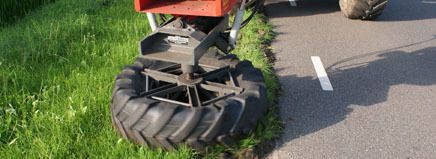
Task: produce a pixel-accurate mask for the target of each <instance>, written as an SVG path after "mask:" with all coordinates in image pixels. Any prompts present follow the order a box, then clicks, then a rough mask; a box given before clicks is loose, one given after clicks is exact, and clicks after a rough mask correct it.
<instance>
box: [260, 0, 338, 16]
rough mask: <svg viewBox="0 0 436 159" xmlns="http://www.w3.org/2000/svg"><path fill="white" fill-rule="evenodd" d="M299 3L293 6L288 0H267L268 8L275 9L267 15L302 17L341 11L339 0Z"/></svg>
mask: <svg viewBox="0 0 436 159" xmlns="http://www.w3.org/2000/svg"><path fill="white" fill-rule="evenodd" d="M297 3H298V5H297V6H296V7H291V6H290V3H289V1H287V0H267V2H266V5H265V6H266V8H272V9H271V10H274V11H273V13H272V14H267V16H268V17H270V18H276V17H301V16H311V15H317V14H328V13H333V12H338V11H340V8H339V0H299V1H298V2H297Z"/></svg>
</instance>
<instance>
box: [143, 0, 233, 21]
mask: <svg viewBox="0 0 436 159" xmlns="http://www.w3.org/2000/svg"><path fill="white" fill-rule="evenodd" d="M235 4H236V0H135V9H136V11H138V12H149V13H165V14H175V15H193V16H212V17H221V16H224V15H226V14H227V13H228V12H229V11H230V10H231V9H232V7H233V6H234V5H235Z"/></svg>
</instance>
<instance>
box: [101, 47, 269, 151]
mask: <svg viewBox="0 0 436 159" xmlns="http://www.w3.org/2000/svg"><path fill="white" fill-rule="evenodd" d="M200 64H205V65H210V64H219V65H220V66H214V67H222V66H230V68H232V69H231V70H232V72H231V74H232V75H233V77H234V79H235V80H236V81H237V83H238V84H239V87H241V88H243V89H244V91H243V92H242V93H241V94H237V95H235V96H232V97H229V98H227V99H222V100H219V101H217V102H214V103H212V104H210V105H206V106H199V107H187V106H182V105H177V104H172V103H166V102H163V101H157V100H154V99H151V98H148V97H145V96H141V95H140V92H142V91H144V90H145V82H146V77H145V76H144V75H143V74H141V71H143V69H144V68H147V69H159V68H161V67H165V66H168V65H169V63H166V62H160V61H154V60H148V59H144V58H141V57H139V58H137V60H136V63H135V64H134V65H131V66H127V67H125V68H124V69H123V71H122V73H121V74H119V75H118V76H117V77H116V82H115V88H114V92H113V96H112V102H111V108H110V110H111V113H112V114H111V117H112V124H113V126H114V127H115V128H116V130H117V132H118V133H119V134H121V135H122V136H123V137H125V138H127V139H129V140H131V141H134V142H136V143H139V144H142V145H147V146H151V147H160V148H164V149H169V150H171V149H177V147H178V145H181V144H184V143H185V144H187V145H188V146H190V147H192V148H194V149H196V150H199V151H200V152H204V151H205V150H206V147H207V145H210V144H216V143H219V144H223V145H232V143H233V142H234V141H233V140H234V138H235V137H239V136H241V135H243V134H247V133H248V132H250V131H252V130H253V129H254V127H255V125H256V124H257V122H258V121H259V120H260V119H261V118H262V117H263V116H264V114H265V112H266V110H267V106H268V104H267V98H266V87H265V82H264V78H263V75H262V72H261V71H260V70H258V69H256V68H254V67H253V65H252V64H251V63H250V62H248V61H242V62H241V61H239V60H238V59H237V58H236V56H235V55H232V54H230V55H225V56H224V55H221V54H219V53H209V54H206V55H204V56H203V57H202V58H201V59H200Z"/></svg>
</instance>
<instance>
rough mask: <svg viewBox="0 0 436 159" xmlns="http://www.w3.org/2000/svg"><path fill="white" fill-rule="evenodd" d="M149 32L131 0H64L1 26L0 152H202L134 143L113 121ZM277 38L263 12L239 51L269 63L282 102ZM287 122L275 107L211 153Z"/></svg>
mask: <svg viewBox="0 0 436 159" xmlns="http://www.w3.org/2000/svg"><path fill="white" fill-rule="evenodd" d="M149 32H150V30H149V28H148V26H147V23H146V16H145V15H143V14H138V13H136V12H134V9H133V3H132V2H131V1H129V0H112V1H110V0H96V1H89V0H76V1H70V0H58V1H56V2H55V3H52V4H49V5H46V6H44V7H42V8H41V9H40V10H37V11H35V12H34V13H32V14H29V15H28V16H26V17H24V18H23V19H22V20H20V21H19V22H17V23H16V24H14V25H13V26H9V27H3V28H0V50H1V51H0V90H1V91H0V121H1V124H0V158H64V157H71V158H73V157H74V158H127V157H128V158H153V159H159V158H177V159H179V158H194V157H197V156H198V155H197V154H196V153H195V152H194V151H192V150H190V149H188V148H186V147H185V148H181V149H180V150H178V151H173V152H166V151H163V150H160V149H148V148H144V147H142V146H138V145H135V144H132V143H130V142H128V141H126V140H123V139H121V138H120V136H118V135H117V134H116V133H115V131H114V130H113V129H112V127H111V124H110V113H109V106H108V105H109V102H110V97H111V89H112V86H113V82H114V77H115V75H116V74H118V73H119V72H120V70H121V68H122V67H123V66H124V65H126V64H131V63H132V62H133V60H134V58H135V57H136V56H137V54H138V53H137V44H138V41H139V40H140V39H141V38H142V37H143V36H145V35H147V33H149ZM272 38H273V33H272V30H271V26H269V25H268V24H267V23H265V19H264V17H263V16H262V15H257V16H256V17H255V18H254V19H253V21H252V22H251V23H250V25H248V26H247V28H244V31H243V32H242V34H241V40H240V41H239V47H238V49H237V50H235V53H236V54H237V55H238V56H239V57H240V58H241V59H247V60H250V61H252V62H253V64H254V65H255V66H256V67H258V68H261V69H262V71H263V73H264V75H265V78H266V82H267V85H268V98H269V100H270V101H271V103H274V102H273V101H274V100H275V99H276V93H277V91H278V85H277V83H278V82H277V79H276V77H275V76H274V73H273V72H272V69H271V63H270V62H269V61H268V59H267V57H266V56H265V55H264V53H263V52H264V49H265V44H266V43H268V42H269V41H270V40H271V39H272ZM272 108H274V107H272ZM272 110H273V109H272ZM279 125H280V124H279V120H278V117H277V115H276V113H274V111H270V112H269V113H268V115H267V117H266V118H265V119H264V120H263V121H262V123H261V124H259V125H258V127H257V129H256V131H255V132H253V133H252V134H251V135H249V136H248V137H246V138H245V139H243V140H241V142H240V144H238V145H236V146H235V147H234V148H224V147H220V146H217V147H214V148H213V150H212V152H210V153H209V154H207V155H206V156H205V158H216V157H217V156H218V154H220V153H222V152H230V153H232V154H234V155H239V156H241V155H243V154H242V153H244V152H245V151H244V150H246V149H251V148H253V147H255V146H256V145H258V144H259V143H262V142H264V141H267V140H269V139H271V138H274V137H276V136H277V135H278V132H279V131H280V126H279Z"/></svg>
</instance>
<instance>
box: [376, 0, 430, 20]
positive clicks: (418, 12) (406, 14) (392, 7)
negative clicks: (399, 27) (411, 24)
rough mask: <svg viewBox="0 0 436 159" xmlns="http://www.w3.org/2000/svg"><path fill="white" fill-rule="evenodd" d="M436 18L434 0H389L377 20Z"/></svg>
mask: <svg viewBox="0 0 436 159" xmlns="http://www.w3.org/2000/svg"><path fill="white" fill-rule="evenodd" d="M435 18H436V0H390V1H389V3H388V6H387V7H386V9H385V11H384V12H383V14H382V15H381V16H380V17H379V18H378V19H377V21H413V20H425V19H435Z"/></svg>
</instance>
